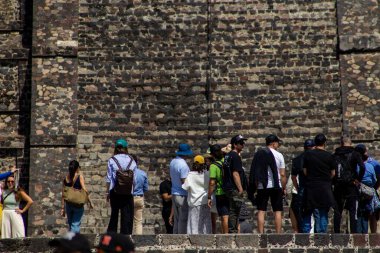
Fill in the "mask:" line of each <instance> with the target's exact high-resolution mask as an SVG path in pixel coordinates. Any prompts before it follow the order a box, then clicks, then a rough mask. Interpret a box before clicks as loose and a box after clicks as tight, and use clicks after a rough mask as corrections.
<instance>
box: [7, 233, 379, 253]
mask: <svg viewBox="0 0 380 253" xmlns="http://www.w3.org/2000/svg"><path fill="white" fill-rule="evenodd" d="M87 237H88V238H89V240H90V241H91V242H92V244H93V245H94V246H95V245H97V243H98V242H99V237H100V235H99V234H88V235H87ZM50 239H51V238H48V237H40V238H37V237H33V238H25V239H3V240H0V252H52V251H51V249H49V247H48V246H47V243H48V241H49V240H50ZM132 239H133V240H134V242H135V243H136V246H137V252H150V253H161V252H165V253H169V252H170V253H180V252H185V253H201V252H202V253H211V252H212V253H217V252H222V253H227V252H255V253H380V234H370V235H361V234H355V235H349V234H311V235H310V234H263V235H258V234H243V235H142V236H132Z"/></svg>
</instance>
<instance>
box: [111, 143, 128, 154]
mask: <svg viewBox="0 0 380 253" xmlns="http://www.w3.org/2000/svg"><path fill="white" fill-rule="evenodd" d="M113 154H114V155H118V154H128V148H123V146H121V145H117V146H116V147H115V150H114V151H113Z"/></svg>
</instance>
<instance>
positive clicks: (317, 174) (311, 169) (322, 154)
mask: <svg viewBox="0 0 380 253" xmlns="http://www.w3.org/2000/svg"><path fill="white" fill-rule="evenodd" d="M326 141H327V139H326V136H325V135H323V134H318V135H317V136H316V137H315V138H314V143H315V149H313V150H308V151H306V152H305V156H304V161H303V162H304V164H303V165H304V174H305V176H306V184H305V193H304V194H305V199H304V213H303V229H302V230H303V232H304V233H308V232H309V231H310V230H311V215H312V214H313V211H315V209H316V210H318V214H319V216H315V215H314V219H315V232H316V233H326V232H327V225H328V212H329V209H330V207H332V206H334V203H335V200H334V195H333V192H332V190H331V186H332V178H333V177H334V176H335V169H336V168H335V167H336V163H335V160H334V157H333V155H332V154H331V153H329V152H327V151H326V150H325V147H326Z"/></svg>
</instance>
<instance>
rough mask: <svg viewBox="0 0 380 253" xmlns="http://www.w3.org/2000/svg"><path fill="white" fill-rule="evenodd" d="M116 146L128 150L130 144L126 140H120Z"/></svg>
mask: <svg viewBox="0 0 380 253" xmlns="http://www.w3.org/2000/svg"><path fill="white" fill-rule="evenodd" d="M115 146H121V147H122V148H128V142H127V141H126V140H124V139H118V140H117V141H116V143H115Z"/></svg>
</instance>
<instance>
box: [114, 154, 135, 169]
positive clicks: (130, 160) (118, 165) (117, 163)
mask: <svg viewBox="0 0 380 253" xmlns="http://www.w3.org/2000/svg"><path fill="white" fill-rule="evenodd" d="M128 157H129V163H128V166H127V168H126V170H128V169H129V167H131V165H132V161H133V158H132V157H131V156H130V155H128ZM111 159H112V160H113V161H114V162H115V163H116V165H117V167H118V169H119V170H123V169H122V167H121V165H120V163H119V161H118V160H117V159H116V157H114V156H113V157H111Z"/></svg>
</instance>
